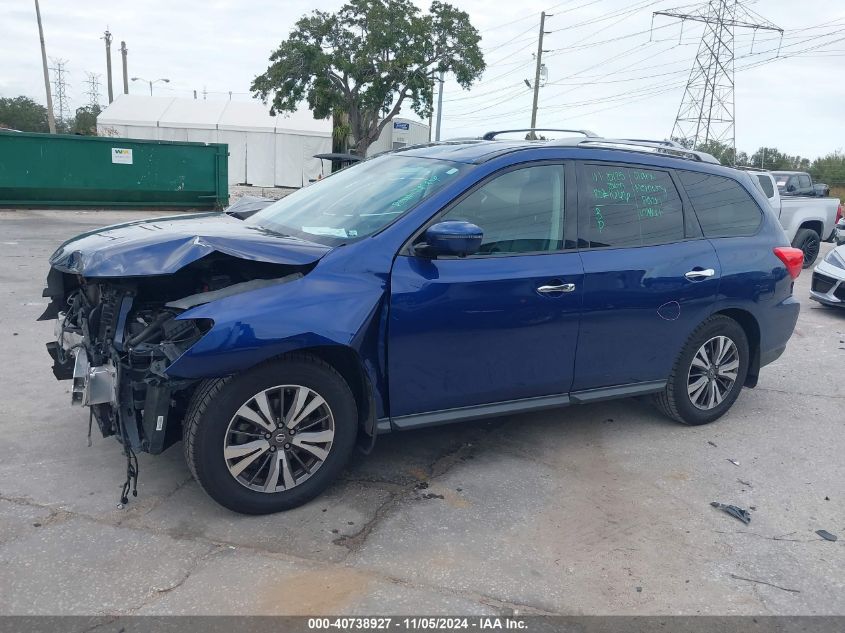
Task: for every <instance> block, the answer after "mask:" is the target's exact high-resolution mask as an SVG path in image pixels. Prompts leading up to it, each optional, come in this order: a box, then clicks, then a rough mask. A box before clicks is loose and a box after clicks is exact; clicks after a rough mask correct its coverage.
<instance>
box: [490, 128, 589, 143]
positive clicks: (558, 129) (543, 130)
mask: <svg viewBox="0 0 845 633" xmlns="http://www.w3.org/2000/svg"><path fill="white" fill-rule="evenodd" d="M514 132H575V133H576V134H583V135H584V136H586V137H587V138H599V136H598V135H597V134H596V133H595V132H591V131H590V130H567V129H560V128H553V127H526V128H519V129H516V130H496V131H492V132H487V133H486V134H485V135H484V136H482V137H481V139H482V140H484V141H493V140H495V139H496V137H497V136H498V135H499V134H511V133H514Z"/></svg>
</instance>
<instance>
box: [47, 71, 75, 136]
mask: <svg viewBox="0 0 845 633" xmlns="http://www.w3.org/2000/svg"><path fill="white" fill-rule="evenodd" d="M50 61H51V62H52V63H53V65H52V66H51V67H50V70H51V71H52V72H53V101H54V102H55V107H56V121H57V123H59V125H60V126H65V125H66V123H67V120H68V118H69V117H70V105H69V104H68V94H67V89H68V84H67V78H66V77H65V75H67V74H69V73H68V71H67V70H65V66H66V65H67V60H66V59H57V58H55V57H51V58H50Z"/></svg>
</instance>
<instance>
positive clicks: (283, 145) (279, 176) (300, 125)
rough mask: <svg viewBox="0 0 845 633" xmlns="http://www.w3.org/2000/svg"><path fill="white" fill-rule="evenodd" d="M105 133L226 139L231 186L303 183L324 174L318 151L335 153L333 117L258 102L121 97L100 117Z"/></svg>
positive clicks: (213, 140)
mask: <svg viewBox="0 0 845 633" xmlns="http://www.w3.org/2000/svg"><path fill="white" fill-rule="evenodd" d="M97 131H98V134H101V135H111V136H117V137H122V138H140V139H154V140H161V141H195V142H200V143H227V144H228V146H229V184H230V185H234V184H240V183H249V184H251V185H255V186H262V187H274V186H275V187H302V186H304V185H307V184H308V182H309V181H310V180H313V179H316V178H317V177H318V176H319V175H320V170H321V167H322V165H321V161H320V160H319V159H316V158H314V155H315V154H322V153H327V152H331V151H332V138H331V135H332V126H331V120H328V119H326V120H315V119H314V117H313V116H312V114H311V112H308V111H299V112H294V113H291V114H280V115H277V116H270V114H269V108H268V107H267V106H265V105H264V104H262V103H259V102H257V101H206V100H197V99H180V98H175V97H146V96H140V95H125V94H124V95H120V96H118V98H117V99H115V100H114V101H113V102H112V103H111V104H110V105H109V106H108V107H107V108H106V109H105V110H104V111H103V112H102V113H101V114H100V116H98V117H97Z"/></svg>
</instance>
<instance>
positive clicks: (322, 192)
mask: <svg viewBox="0 0 845 633" xmlns="http://www.w3.org/2000/svg"><path fill="white" fill-rule="evenodd" d="M491 137H492V135H491ZM714 163H715V161H714V160H713V159H712V157H709V156H707V155H706V154H700V153H696V152H689V151H686V150H683V149H682V148H680V147H678V146H675V145H672V144H670V143H654V142H642V141H627V140H625V141H618V140H608V139H601V138H597V137H595V136H592V135H589V134H586V135H585V137H584V138H583V139H582V138H580V137H575V138H568V139H564V140H558V141H506V140H480V141H467V142H455V143H439V144H432V145H426V146H419V147H411V148H408V149H405V150H402V151H396V152H392V153H389V154H386V155H382V156H379V157H376V158H372V159H370V160H366V161H363V162H361V163H359V164H356V165H354V166H352V167H349V168H347V169H344V170H342V171H339V172H337V173H335V174H333V175H332V176H330V177H328V178H326V179H325V180H323V181H321V182H318V183H316V184H314V185H312V186H309V187H307V188H304V189H302V190H300V191H297V192H296V193H294V194H292V195H290V196H288V197H286V198H284V199H282V200H280V201H278V202H276V203H274V204H272V205H270V206H269V207H267V208H266V209H264V210H262V211H260V212H258V213H256V214H255V215H252V216H251V217H249V218H247V219H245V220H244V219H238V218H234V217H231V216H229V215H227V214H225V213H205V214H197V215H192V216H177V217H169V218H158V219H153V220H144V221H139V222H131V223H128V224H122V225H116V226H112V227H107V228H105V229H102V230H99V231H95V232H92V233H88V234H84V235H81V236H79V237H76V238H74V239H72V240H70V241H68V242H66V243H65V244H63V245H62V246H61V247H59V249H58V250H57V251H56V252H55V254H54V255H53V256H52V258H51V261H50V264H51V270H50V273H49V276H48V283H47V288H46V289H45V291H44V296H47V297H50V298H51V299H52V301H51V303H50V305H49V307H48V308H47V310H46V311H45V313H44V315H43V316H42V318H44V319H55V320H56V340H55V341H51V342H50V343H48V350H49V352H50V354H51V355H52V357H53V359H54V373H55V375H56V377H57V378H59V379H63V378H67V379H72V380H73V389H72V397H73V402H74V403H76V404H79V405H83V406H89V407H90V408H91V416H92V419H93V420H95V421H96V422H97V425H98V426H99V428H100V430H101V432H102V434H103V435H104V436H109V435H115V436H116V437H117V439H118V440H119V441H120V442H121V444H122V446H123V450H124V453H125V455H126V458H127V480H126V485H125V488H124V498H125V497H126V496H127V493H128V491H129V490H130V484H134V483H135V482H134V481H133V480H134V479H135V478H136V477H137V461H136V458H135V453H136V452H138V451H144V452H149V453H153V454H156V453H160V452H162V451H163V450H165V449H166V448H167V447H168V446H170V445H171V444H173V443H175V442H177V441H178V440H180V439H182V440H183V446H184V451H185V456H186V459H187V462H188V465H189V466H190V468H191V471H192V472H193V474H194V476H195V478H196V479H197V481H198V482H199V483H200V484H201V485H202V487H203V488H204V489H205V490H206V491H207V492H208V494H209V495H211V497H213V498H214V499H215V500H216V501H218V502H219V503H220V504H222V505H224V506H226V507H227V508H230V509H232V510H235V511H238V512H244V513H254V514H259V513H268V512H275V511H279V510H284V509H287V508H291V507H294V506H297V505H299V504H302V503H304V502H305V501H307V500H309V499H311V498H313V497H314V496H315V495H317V494H319V493H320V492H321V491H322V490H323V489H325V488H326V486H328V485H329V483H330V482H331V481H332V480H333V479H334V478H335V477H336V476H337V475H338V474H339V473H340V472H341V470H342V469H343V467H344V466H345V464H346V463H347V461H348V459H349V458H350V455H351V454H352V452H353V448H354V447H355V445H356V444H357V445H358V446H359V447H361V448H362V449H363V450H364V452H367V450H368V449H369V448H371V447H372V445H373V444H374V442H375V441H376V437H377V436H378V435H379V434H381V433H387V432H395V431H403V430H408V429H415V428H420V427H425V426H430V425H435V424H444V423H447V422H462V421H465V420H471V419H476V418H482V417H487V416H500V415H506V414H511V413H516V412H524V411H537V410H541V409H548V408H552V407H562V406H565V405H569V404H578V403H588V402H596V401H599V400H604V399H609V398H621V397H627V396H643V395H648V396H650V397H652V398H653V400H654V402H655V404H656V405H657V407H658V409H660V410H661V411H662V412H663V413H664V414H665V415H667V416H669V417H670V418H672V419H674V420H677V421H678V422H681V423H684V424H705V423H708V422H712V421H713V420H716V419H717V418H719V417H720V416H722V415H723V414H724V413H725V412H726V411H727V410H728V409H729V408H730V407H731V406H732V405H733V403H734V402H735V401H736V399H737V397H738V396H739V394H740V391H741V389H742V387H743V386H745V387H754V386H755V384H756V383H757V377H758V375H759V372H760V369H761V367H763V366H764V365H766V364H768V363H771V362H772V361H773V360H775V359H776V358H778V356H780V354H781V353H782V352H783V351H784V348H785V346H786V344H787V341H788V340H789V337H790V335H791V334H792V331H793V328H794V326H795V322H796V320H797V318H798V310H799V303H798V301H797V300H796V299H795V298H794V297H793V296H792V288H793V281H794V279H795V278H796V277H797V276H798V274H799V272H800V270H801V265H802V262H803V256H802V253H801V251H800V250H797V249H793V248H790V247H789V243H788V242H787V240H786V237H785V236H784V232H783V230H782V229H781V227H780V225H779V224H778V221H777V218H776V217H774V215H773V214H772V212H771V210H770V208H769V205H768V202H767V200H766V198H765V196H764V194H763V193H762V192H761V191H760V190H759V189H758V188H757V186H756V185H755V183H754V182H753V181H752V180H751V179H750V178H749V177H748V176H747V175H746V174H745V173H743V172H741V171H737V170H734V169H730V168H726V167H722V166H719V165H718V164H714Z"/></svg>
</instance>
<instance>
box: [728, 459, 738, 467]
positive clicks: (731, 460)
mask: <svg viewBox="0 0 845 633" xmlns="http://www.w3.org/2000/svg"><path fill="white" fill-rule="evenodd" d="M728 461H729V462H730V463H731V464H733V465H734V466H739V462H738V461H736V460H735V459H731V458H730V457H728Z"/></svg>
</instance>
